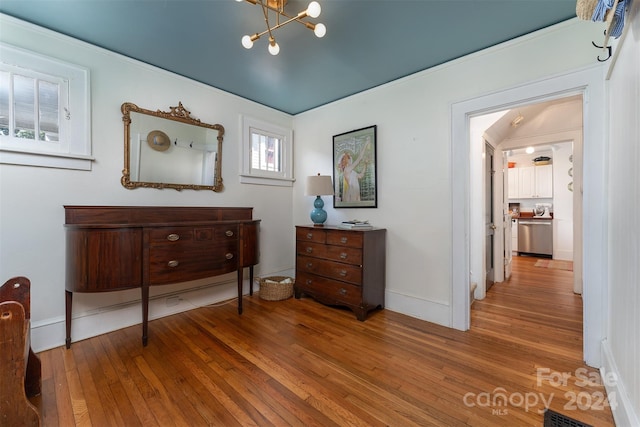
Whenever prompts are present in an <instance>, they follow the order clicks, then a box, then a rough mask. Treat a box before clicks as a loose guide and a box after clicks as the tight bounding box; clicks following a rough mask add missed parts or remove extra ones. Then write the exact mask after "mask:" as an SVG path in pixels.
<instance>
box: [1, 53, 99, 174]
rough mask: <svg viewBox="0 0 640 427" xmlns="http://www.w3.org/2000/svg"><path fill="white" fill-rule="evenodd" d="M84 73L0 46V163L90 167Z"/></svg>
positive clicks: (52, 61) (86, 82) (61, 63)
mask: <svg viewBox="0 0 640 427" xmlns="http://www.w3.org/2000/svg"><path fill="white" fill-rule="evenodd" d="M89 117H90V116H89V72H88V70H86V69H84V68H80V67H77V66H75V65H71V64H66V63H63V62H61V61H58V60H56V59H53V58H48V57H45V56H41V55H38V54H35V53H32V52H28V51H25V50H21V49H18V48H15V47H12V46H8V45H6V44H2V43H0V163H9V164H22V165H32V166H45V167H58V168H68V169H83V170H90V169H91V160H92V158H91V139H90V138H91V131H90V121H89Z"/></svg>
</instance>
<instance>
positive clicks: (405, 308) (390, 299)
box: [385, 289, 451, 327]
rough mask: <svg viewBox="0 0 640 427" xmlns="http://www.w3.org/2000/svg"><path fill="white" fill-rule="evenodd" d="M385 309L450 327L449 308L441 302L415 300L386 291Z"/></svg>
mask: <svg viewBox="0 0 640 427" xmlns="http://www.w3.org/2000/svg"><path fill="white" fill-rule="evenodd" d="M385 308H388V309H389V310H391V311H396V312H399V313H402V314H406V315H407V316H411V317H415V318H417V319H421V320H426V321H427V322H431V323H437V324H438V325H443V326H448V327H451V307H450V306H449V305H448V304H445V303H442V302H437V301H431V300H426V299H421V298H416V297H414V296H409V295H404V294H400V293H397V292H393V291H389V290H388V289H387V291H386V294H385Z"/></svg>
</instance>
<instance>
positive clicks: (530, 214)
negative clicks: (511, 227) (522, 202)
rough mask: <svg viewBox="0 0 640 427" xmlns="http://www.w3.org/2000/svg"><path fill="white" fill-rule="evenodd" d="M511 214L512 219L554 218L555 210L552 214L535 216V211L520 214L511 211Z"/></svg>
mask: <svg viewBox="0 0 640 427" xmlns="http://www.w3.org/2000/svg"><path fill="white" fill-rule="evenodd" d="M509 214H510V215H511V218H512V219H553V212H552V213H551V216H550V217H548V216H545V217H542V216H534V215H533V212H519V213H518V214H516V215H514V214H513V213H512V212H509Z"/></svg>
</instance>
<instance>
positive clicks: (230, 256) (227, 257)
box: [224, 252, 233, 259]
mask: <svg viewBox="0 0 640 427" xmlns="http://www.w3.org/2000/svg"><path fill="white" fill-rule="evenodd" d="M224 257H225V258H226V259H233V254H232V253H231V252H227V254H226V255H225V256H224Z"/></svg>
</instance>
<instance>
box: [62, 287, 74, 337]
mask: <svg viewBox="0 0 640 427" xmlns="http://www.w3.org/2000/svg"><path fill="white" fill-rule="evenodd" d="M72 304H73V292H71V291H66V290H65V291H64V305H65V328H66V331H67V337H66V339H65V340H64V343H65V346H66V347H67V348H71V306H72Z"/></svg>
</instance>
